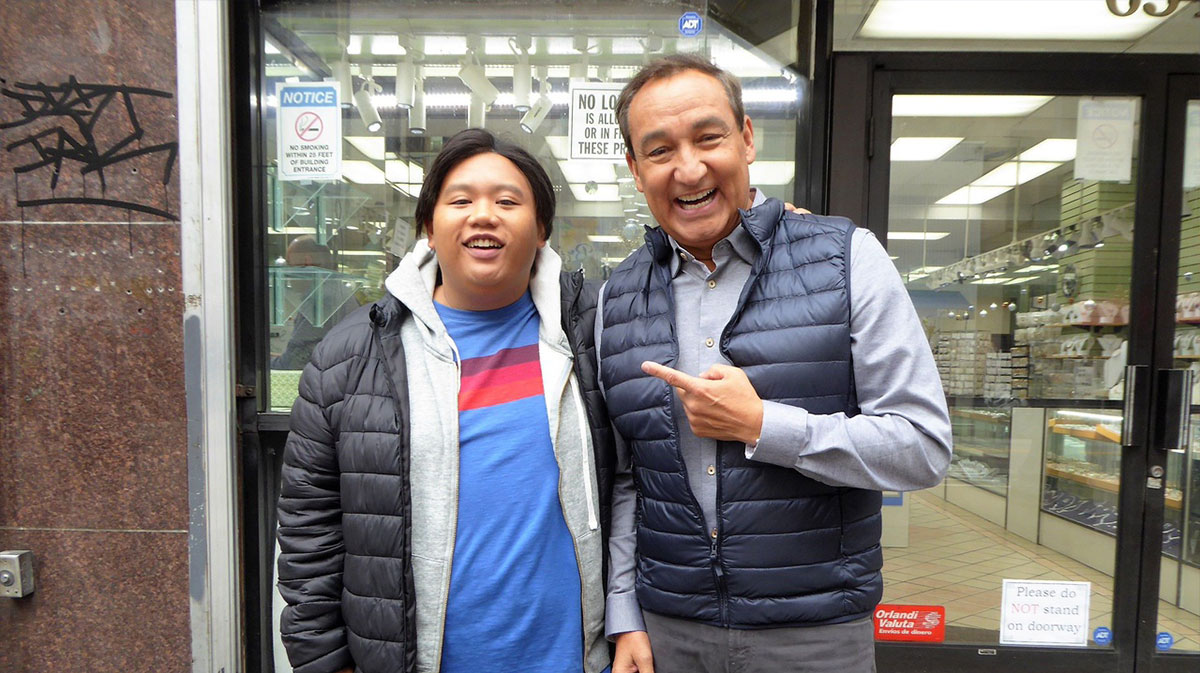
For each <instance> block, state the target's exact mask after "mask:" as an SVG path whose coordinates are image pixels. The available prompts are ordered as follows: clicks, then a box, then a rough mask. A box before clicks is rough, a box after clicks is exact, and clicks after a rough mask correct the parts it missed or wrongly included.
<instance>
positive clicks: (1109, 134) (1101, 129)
mask: <svg viewBox="0 0 1200 673" xmlns="http://www.w3.org/2000/svg"><path fill="white" fill-rule="evenodd" d="M1120 135H1121V134H1120V132H1118V131H1117V129H1116V127H1115V126H1113V125H1112V124H1101V125H1099V126H1097V127H1096V128H1095V129H1093V130H1092V142H1094V143H1096V146H1097V147H1099V148H1100V149H1104V150H1106V149H1109V148H1110V147H1112V146H1113V145H1116V144H1117V138H1118V137H1119V136H1120Z"/></svg>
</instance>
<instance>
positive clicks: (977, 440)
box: [946, 407, 1012, 496]
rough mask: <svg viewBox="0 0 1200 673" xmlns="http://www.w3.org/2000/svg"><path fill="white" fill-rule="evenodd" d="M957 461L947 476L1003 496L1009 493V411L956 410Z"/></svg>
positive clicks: (953, 425)
mask: <svg viewBox="0 0 1200 673" xmlns="http://www.w3.org/2000/svg"><path fill="white" fill-rule="evenodd" d="M950 424H951V428H952V430H953V432H954V458H953V460H952V462H951V463H950V468H949V469H948V470H947V472H946V475H947V476H949V477H953V478H955V479H958V480H960V481H965V482H967V483H970V484H973V485H975V486H978V487H980V488H983V489H986V490H988V491H991V492H992V493H995V494H997V495H1000V496H1005V495H1006V494H1007V492H1008V461H1009V448H1010V447H1009V445H1010V441H1011V427H1012V412H1011V410H1010V409H986V408H974V407H954V408H952V409H951V410H950Z"/></svg>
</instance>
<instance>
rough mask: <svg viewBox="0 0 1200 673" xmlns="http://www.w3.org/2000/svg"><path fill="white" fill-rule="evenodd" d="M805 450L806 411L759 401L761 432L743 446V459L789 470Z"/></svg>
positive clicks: (806, 433) (806, 432) (806, 442)
mask: <svg viewBox="0 0 1200 673" xmlns="http://www.w3.org/2000/svg"><path fill="white" fill-rule="evenodd" d="M807 447H808V411H807V410H805V409H801V408H800V407H793V406H791V405H787V404H780V403H779V402H769V401H766V400H764V401H763V422H762V433H761V434H760V435H759V437H758V443H757V444H754V445H753V446H752V445H750V444H747V445H746V458H749V459H751V460H756V461H758V462H760V463H770V464H772V465H778V466H780V467H786V468H790V469H795V468H796V463H797V461H798V460H799V458H800V454H801V453H802V452H803V451H804V449H805V448H807Z"/></svg>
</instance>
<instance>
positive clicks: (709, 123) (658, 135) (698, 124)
mask: <svg viewBox="0 0 1200 673" xmlns="http://www.w3.org/2000/svg"><path fill="white" fill-rule="evenodd" d="M714 126H715V127H718V128H720V129H721V130H722V131H728V130H729V124H728V123H726V122H725V120H724V119H722V118H720V117H718V116H717V115H711V116H708V117H705V118H703V119H697V120H696V121H694V122H692V129H691V130H692V131H693V132H695V131H699V130H700V129H704V128H712V127H714ZM666 136H667V130H666V129H656V130H654V131H651V132H649V133H647V134H646V135H644V136H642V137H641V139H639V140H638V146H639V147H645V146H646V144H647V143H651V142H654V141H656V140H662V139H663V138H665V137H666Z"/></svg>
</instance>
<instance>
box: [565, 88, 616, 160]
mask: <svg viewBox="0 0 1200 673" xmlns="http://www.w3.org/2000/svg"><path fill="white" fill-rule="evenodd" d="M624 87H625V85H624V84H613V83H597V82H586V83H582V82H581V83H574V82H572V83H571V112H570V138H571V153H570V157H571V159H599V160H603V161H612V162H622V161H625V141H623V140H622V139H621V127H620V126H619V125H618V123H617V95H618V94H620V93H621V89H623V88H624Z"/></svg>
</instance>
